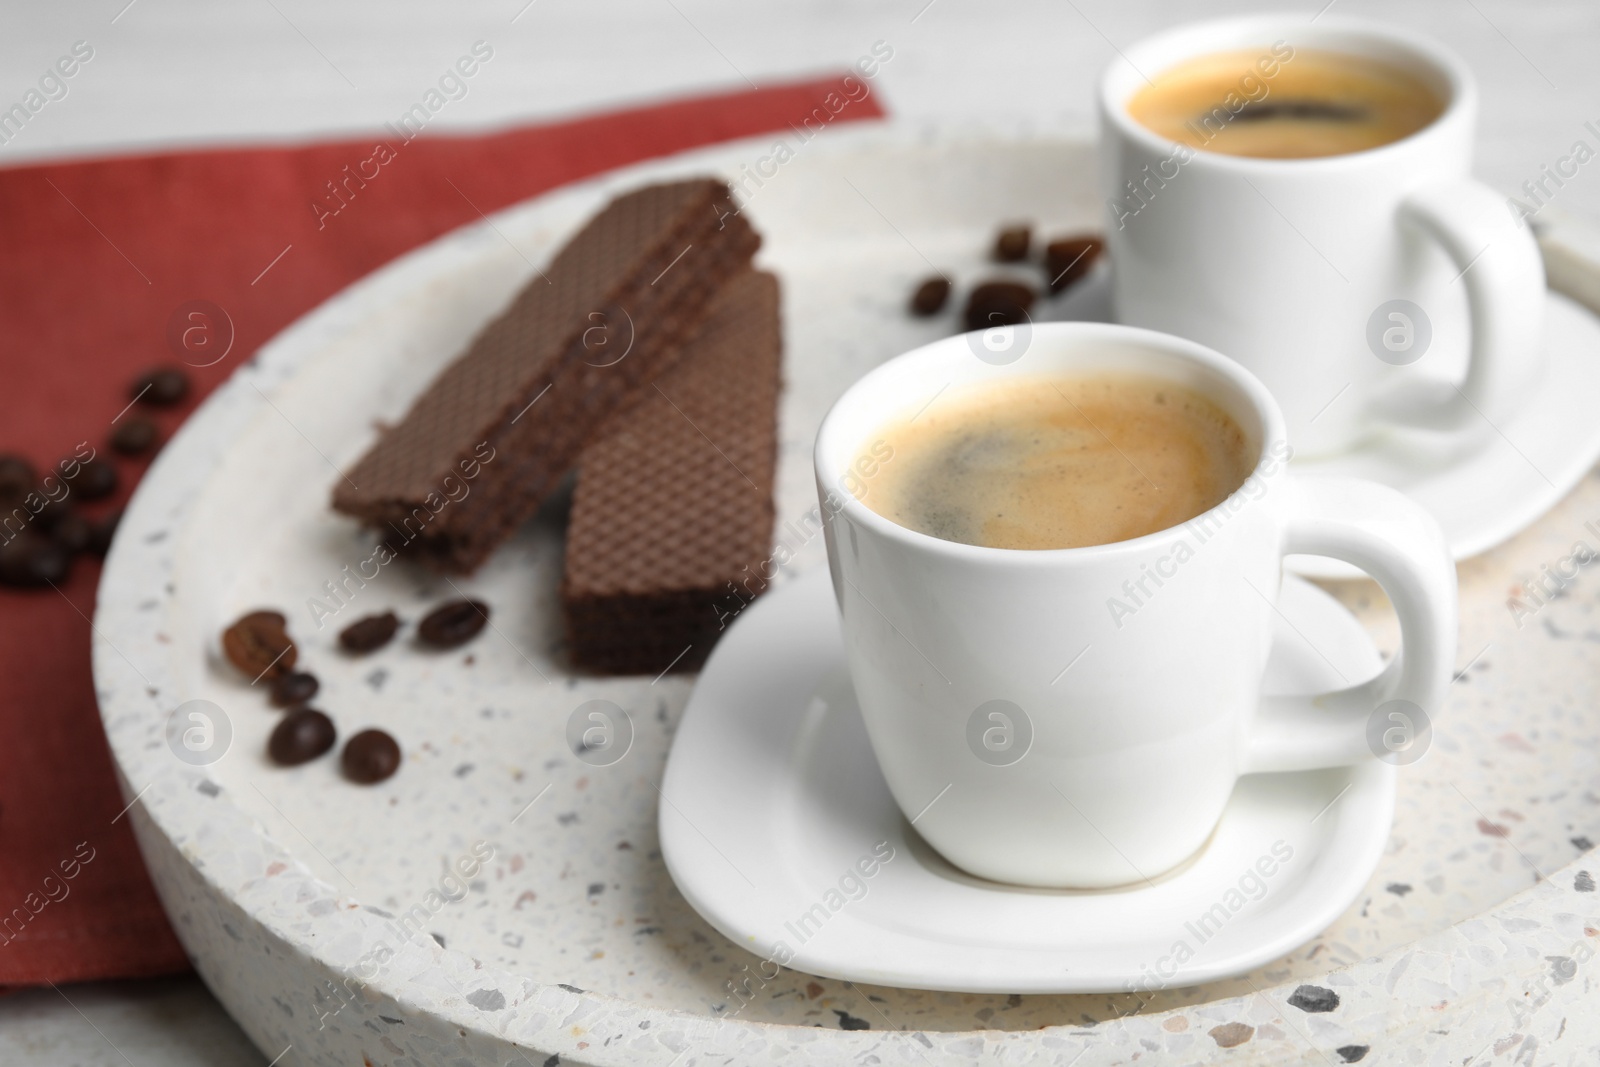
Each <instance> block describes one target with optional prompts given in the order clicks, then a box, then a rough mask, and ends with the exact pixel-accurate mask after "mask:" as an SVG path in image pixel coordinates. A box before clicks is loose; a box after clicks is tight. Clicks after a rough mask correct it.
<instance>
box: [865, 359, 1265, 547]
mask: <svg viewBox="0 0 1600 1067" xmlns="http://www.w3.org/2000/svg"><path fill="white" fill-rule="evenodd" d="M884 446H887V450H886V449H885V447H884ZM888 450H892V455H891V457H890V458H889V459H887V460H885V459H884V458H883V457H884V455H885V454H887V451H888ZM862 458H863V460H865V459H867V458H869V457H868V456H866V455H863V457H862ZM870 458H871V459H873V460H875V462H871V463H867V462H861V463H858V464H856V466H855V469H857V470H873V471H874V472H875V473H874V474H873V475H872V476H871V477H870V478H864V479H862V480H861V482H859V483H858V484H857V486H856V489H857V494H858V496H859V498H860V499H861V501H862V502H863V503H865V504H866V505H867V506H868V507H869V508H871V509H872V510H873V511H876V512H877V513H878V514H880V515H882V516H883V517H884V518H886V519H889V520H890V521H892V522H895V523H898V524H899V525H901V526H904V527H907V528H908V529H912V530H916V531H918V532H921V533H925V534H929V535H931V536H933V537H938V538H941V539H942V540H946V541H957V542H961V543H963V544H969V545H983V546H986V547H989V548H1022V549H1049V548H1080V547H1083V546H1087V545H1103V544H1110V543H1112V542H1116V541H1127V540H1131V539H1132V538H1135V537H1142V536H1144V535H1145V534H1150V533H1155V532H1157V531H1158V530H1165V529H1168V528H1170V527H1173V526H1178V525H1180V524H1182V523H1185V522H1187V521H1189V520H1190V519H1192V518H1194V517H1195V516H1197V515H1200V514H1203V513H1204V512H1206V511H1209V510H1211V509H1212V508H1213V507H1216V506H1217V505H1218V504H1220V503H1221V502H1222V501H1223V500H1225V499H1227V497H1228V496H1229V495H1230V494H1231V493H1233V492H1234V491H1235V490H1236V489H1238V488H1239V487H1240V486H1241V485H1242V484H1244V480H1245V478H1246V477H1248V476H1249V474H1250V470H1251V466H1252V464H1253V462H1254V459H1255V455H1254V451H1253V450H1252V446H1251V444H1250V442H1249V441H1248V439H1247V437H1246V434H1245V433H1244V431H1243V430H1242V429H1241V428H1240V427H1239V425H1238V423H1236V422H1235V421H1234V420H1233V419H1232V417H1230V416H1229V415H1228V414H1227V412H1225V411H1223V410H1222V408H1221V407H1219V406H1218V405H1217V404H1215V403H1213V402H1212V401H1211V400H1209V399H1208V398H1206V397H1205V396H1202V395H1201V394H1200V393H1198V392H1195V391H1193V390H1190V389H1188V388H1186V387H1184V386H1181V385H1177V384H1175V383H1174V382H1172V381H1170V380H1167V379H1160V378H1152V377H1142V376H1138V375H1123V374H1109V373H1097V374H1085V375H1081V376H1071V377H1060V378H1020V379H1007V380H1001V381H995V382H988V383H984V384H982V385H968V386H964V387H955V388H951V389H950V390H947V391H946V392H945V393H944V394H942V395H941V396H940V397H939V398H938V400H937V402H935V403H934V404H932V405H930V406H929V407H928V409H927V410H925V411H923V412H920V413H918V414H917V415H916V416H915V417H914V418H911V419H907V420H904V421H900V422H897V423H894V424H891V425H888V426H885V427H883V428H882V429H881V430H880V432H879V433H878V434H876V435H874V438H873V445H872V450H871V456H870Z"/></svg>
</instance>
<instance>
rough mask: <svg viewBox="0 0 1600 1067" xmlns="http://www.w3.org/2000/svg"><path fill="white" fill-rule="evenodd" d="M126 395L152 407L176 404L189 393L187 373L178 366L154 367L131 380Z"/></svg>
mask: <svg viewBox="0 0 1600 1067" xmlns="http://www.w3.org/2000/svg"><path fill="white" fill-rule="evenodd" d="M128 395H129V396H130V397H131V398H132V399H134V400H137V401H139V402H140V403H142V404H150V405H152V406H154V407H166V406H168V405H170V404H176V403H177V402H178V401H180V400H182V399H183V398H184V397H186V396H188V395H189V375H188V374H186V373H184V371H183V369H182V368H180V367H154V368H152V369H150V370H147V371H145V372H144V373H143V374H141V375H139V377H137V378H135V379H134V380H133V385H132V386H131V387H129V389H128Z"/></svg>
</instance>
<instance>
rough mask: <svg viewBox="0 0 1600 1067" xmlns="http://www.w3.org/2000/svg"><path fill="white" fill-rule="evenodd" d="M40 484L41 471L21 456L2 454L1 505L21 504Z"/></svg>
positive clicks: (0, 462)
mask: <svg viewBox="0 0 1600 1067" xmlns="http://www.w3.org/2000/svg"><path fill="white" fill-rule="evenodd" d="M38 484H39V472H38V471H36V470H34V469H33V464H32V463H29V462H28V461H27V460H25V459H23V458H22V457H21V456H13V455H0V505H15V504H20V503H21V502H22V501H23V500H24V499H25V498H26V497H27V495H28V494H29V493H31V492H33V490H34V488H35V487H36V486H37V485H38Z"/></svg>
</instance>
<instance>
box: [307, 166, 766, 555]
mask: <svg viewBox="0 0 1600 1067" xmlns="http://www.w3.org/2000/svg"><path fill="white" fill-rule="evenodd" d="M760 243H761V239H760V237H759V236H757V235H756V233H755V232H754V231H753V230H752V229H751V228H750V226H749V224H748V223H746V222H745V221H744V219H743V217H742V216H740V215H738V214H735V213H734V212H733V211H732V209H731V195H730V192H729V190H728V187H727V185H725V184H724V183H723V182H720V181H717V180H714V179H709V178H706V179H694V180H689V181H680V182H672V183H668V184H662V185H651V186H647V187H645V188H642V189H637V190H634V191H633V192H630V193H626V194H624V195H622V196H620V197H618V198H617V199H615V200H613V201H612V202H611V203H610V204H608V205H607V206H606V207H605V208H604V209H603V210H602V211H601V212H600V213H599V214H598V215H596V216H595V217H594V218H592V219H591V220H590V221H589V222H588V224H586V225H585V226H584V227H583V229H582V230H580V231H579V232H578V234H577V235H576V236H575V237H573V238H572V240H571V241H569V242H568V243H567V245H566V247H564V248H563V249H562V250H561V251H560V252H559V253H557V255H556V257H555V259H554V260H553V261H552V262H551V263H550V265H549V266H548V267H546V268H545V269H544V270H543V271H541V272H539V273H537V274H536V275H535V277H534V278H533V279H532V280H531V281H530V282H529V283H528V284H527V286H526V287H525V288H524V289H523V290H522V291H521V292H520V293H518V294H517V296H516V298H515V299H514V300H513V301H512V302H511V305H510V306H509V307H508V308H507V309H506V310H505V311H504V312H502V313H501V314H500V315H499V316H498V317H497V318H495V319H494V320H493V321H492V322H490V323H489V324H488V325H487V326H485V327H484V329H483V330H482V331H481V332H480V333H479V334H478V336H477V337H476V338H475V339H474V340H473V341H472V343H471V344H470V345H469V346H468V347H467V349H466V351H464V352H463V353H462V354H461V355H460V356H458V357H457V358H456V360H455V361H454V362H453V363H451V364H450V365H449V366H448V367H446V368H445V369H444V371H443V372H441V373H440V375H439V376H438V377H437V378H436V379H435V380H434V381H433V383H432V384H431V385H429V386H428V388H427V390H426V391H425V392H424V393H423V394H422V395H421V397H419V398H418V399H417V401H416V402H415V403H414V404H413V405H412V407H411V410H410V411H409V412H407V413H406V415H405V417H404V418H403V419H402V420H401V421H400V422H399V424H397V425H396V426H394V427H392V428H391V429H389V430H388V431H386V432H384V433H383V434H382V436H381V437H380V438H379V439H378V441H377V443H376V444H374V445H373V446H372V448H371V450H370V451H368V452H367V454H366V455H365V456H363V457H362V458H361V460H360V461H359V462H358V463H356V465H355V466H354V467H352V468H351V469H350V470H349V471H348V472H347V474H346V476H345V477H344V478H342V479H341V480H340V481H339V483H338V484H336V485H335V486H334V493H333V506H334V507H335V508H336V509H338V510H339V511H342V512H344V513H345V514H347V515H351V516H354V517H355V518H358V519H360V520H362V521H363V522H364V523H366V524H368V525H370V526H373V527H375V528H376V529H378V530H379V531H380V533H381V534H382V535H383V536H384V538H385V540H386V541H387V543H388V544H389V546H390V547H391V548H392V549H394V550H395V551H397V552H401V553H404V554H406V555H409V556H414V557H415V558H418V559H420V560H421V561H422V562H424V563H426V564H428V565H430V566H432V567H434V568H435V569H438V570H442V571H449V572H457V573H466V572H469V571H471V570H473V569H474V568H475V567H477V565H478V564H480V563H482V562H483V560H484V559H485V558H486V557H487V556H488V555H489V553H490V552H491V551H493V549H494V548H495V547H496V546H497V545H499V544H500V543H501V542H502V541H504V540H505V539H506V538H507V537H508V536H510V534H511V533H512V532H513V531H514V530H516V528H517V527H518V526H519V525H521V524H522V523H523V522H524V521H526V520H527V519H528V518H529V517H530V516H531V515H532V514H533V513H534V511H535V510H537V508H538V506H539V504H540V503H541V502H542V501H543V500H544V499H545V498H546V497H547V496H548V495H549V494H550V493H551V491H552V490H554V489H555V488H556V486H557V485H558V484H559V483H560V481H561V479H562V478H563V477H565V475H566V474H567V472H568V471H570V470H571V469H572V466H573V464H574V462H576V460H577V458H578V454H579V452H580V450H581V449H582V448H583V445H584V442H585V441H586V440H587V439H588V438H589V437H590V435H591V434H593V433H594V431H595V430H596V429H597V428H598V427H599V426H600V424H601V423H602V422H603V421H604V420H605V419H606V417H607V416H609V415H610V414H612V413H613V412H614V411H615V409H616V408H617V406H618V404H619V403H621V402H622V401H623V400H625V399H626V398H627V397H628V396H629V395H630V394H631V393H632V392H633V391H634V390H635V389H636V388H637V387H638V386H639V385H640V384H642V383H644V382H648V381H650V380H651V379H653V378H654V377H656V376H657V375H658V374H659V373H661V372H662V371H663V370H665V369H666V368H667V367H668V366H670V365H671V362H672V360H673V359H674V358H676V356H677V352H678V348H679V345H680V344H681V342H682V341H683V339H684V338H685V336H686V335H687V334H688V333H689V332H690V331H691V330H692V329H693V328H694V327H695V326H697V325H698V324H699V322H700V321H701V319H702V318H703V317H704V314H705V311H706V308H707V306H708V304H709V302H710V300H711V298H712V296H713V295H714V294H715V293H716V292H718V291H719V290H720V289H721V288H722V286H723V284H724V283H725V282H726V281H727V280H728V279H729V278H730V277H732V276H733V275H734V274H735V273H736V272H739V271H743V270H746V269H747V264H748V263H749V261H750V257H751V256H752V255H754V254H755V251H756V248H757V247H758V246H759V245H760Z"/></svg>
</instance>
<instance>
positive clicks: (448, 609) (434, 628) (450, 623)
mask: <svg viewBox="0 0 1600 1067" xmlns="http://www.w3.org/2000/svg"><path fill="white" fill-rule="evenodd" d="M488 621H489V605H487V604H485V603H483V602H482V601H478V600H452V601H450V602H449V603H448V604H441V605H440V606H439V607H436V608H434V609H433V610H432V611H430V612H428V614H427V615H426V616H424V617H423V619H422V621H421V622H420V623H418V624H417V638H418V639H419V640H421V641H422V643H423V644H425V645H432V646H433V647H434V648H455V647H456V646H457V645H464V644H466V643H467V642H468V641H471V640H472V639H473V638H474V637H477V636H478V633H479V632H480V631H481V630H482V629H483V627H484V625H485V624H487V623H488Z"/></svg>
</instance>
